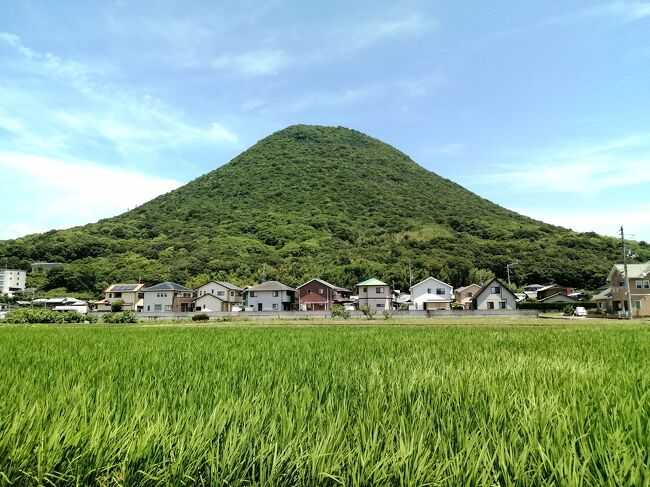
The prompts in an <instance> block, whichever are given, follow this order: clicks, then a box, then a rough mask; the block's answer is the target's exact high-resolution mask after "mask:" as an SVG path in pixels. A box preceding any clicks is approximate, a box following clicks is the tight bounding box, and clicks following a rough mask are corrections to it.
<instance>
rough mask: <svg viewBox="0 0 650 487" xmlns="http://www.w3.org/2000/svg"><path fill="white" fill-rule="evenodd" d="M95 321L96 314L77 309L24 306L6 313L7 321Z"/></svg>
mask: <svg viewBox="0 0 650 487" xmlns="http://www.w3.org/2000/svg"><path fill="white" fill-rule="evenodd" d="M86 321H88V322H89V323H94V322H95V321H96V318H95V317H94V316H86V315H83V314H81V313H77V312H76V311H64V312H60V311H52V310H50V309H44V308H22V309H17V310H14V311H10V312H9V313H7V314H6V316H5V319H4V322H5V323H84V322H86Z"/></svg>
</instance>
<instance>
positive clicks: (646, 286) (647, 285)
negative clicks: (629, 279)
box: [643, 281, 650, 289]
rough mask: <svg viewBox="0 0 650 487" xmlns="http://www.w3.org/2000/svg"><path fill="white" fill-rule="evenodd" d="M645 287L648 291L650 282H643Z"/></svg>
mask: <svg viewBox="0 0 650 487" xmlns="http://www.w3.org/2000/svg"><path fill="white" fill-rule="evenodd" d="M643 287H644V288H646V289H650V281H643Z"/></svg>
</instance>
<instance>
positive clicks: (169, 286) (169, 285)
mask: <svg viewBox="0 0 650 487" xmlns="http://www.w3.org/2000/svg"><path fill="white" fill-rule="evenodd" d="M152 291H153V292H155V291H185V292H194V289H190V288H189V287H185V286H181V285H180V284H176V283H175V282H169V281H167V282H161V283H160V284H155V285H154V286H150V287H146V288H144V289H142V292H152Z"/></svg>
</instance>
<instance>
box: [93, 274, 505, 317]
mask: <svg viewBox="0 0 650 487" xmlns="http://www.w3.org/2000/svg"><path fill="white" fill-rule="evenodd" d="M355 290H356V295H353V292H352V290H350V289H347V288H344V287H341V286H336V285H334V284H331V283H329V282H327V281H325V280H323V279H318V278H314V279H310V280H309V281H307V282H305V283H304V284H302V285H300V286H298V287H297V288H293V287H291V286H288V285H286V284H283V283H281V282H278V281H266V282H262V283H260V284H257V285H255V286H249V287H246V288H240V287H238V286H235V285H234V284H231V283H229V282H224V281H210V282H208V283H206V284H204V285H203V286H201V287H199V288H198V289H190V288H188V287H185V286H182V285H180V284H177V283H175V282H163V283H159V284H156V285H153V286H145V285H144V284H127V283H117V284H111V285H110V286H109V287H108V288H107V289H106V290H105V291H104V299H102V300H100V301H96V302H95V303H93V305H94V307H95V308H96V309H97V310H98V311H110V310H111V307H112V304H113V303H114V302H115V301H116V300H120V301H121V302H122V308H123V309H130V310H133V311H141V312H145V313H184V312H196V311H202V312H233V311H251V312H255V311H295V310H301V311H331V310H332V308H333V306H334V305H341V306H344V307H347V308H350V309H352V308H358V309H361V308H364V307H368V308H369V309H371V310H373V311H378V312H381V311H390V310H393V309H396V308H399V307H408V308H409V309H412V310H425V311H430V310H436V309H451V307H452V302H454V301H455V300H456V301H458V302H459V303H460V304H461V305H462V306H463V307H464V308H466V309H470V308H473V309H515V308H516V304H517V300H518V297H517V296H516V295H515V294H514V293H512V292H511V291H510V290H509V289H508V287H507V286H505V285H504V284H503V283H502V282H501V281H500V280H499V279H497V278H493V279H491V280H490V281H488V282H487V283H486V284H485V285H483V286H479V285H478V284H472V285H470V286H465V287H463V288H459V289H456V290H455V291H454V289H453V287H452V286H451V285H450V284H447V283H445V282H443V281H441V280H439V279H436V278H434V277H428V278H426V279H424V280H423V281H421V282H418V283H417V284H414V285H413V286H412V287H411V288H410V294H396V293H395V291H394V290H393V289H392V287H391V286H390V285H389V284H387V283H385V282H382V281H380V280H379V279H374V278H372V279H368V280H366V281H363V282H360V283H358V284H357V285H356V286H355Z"/></svg>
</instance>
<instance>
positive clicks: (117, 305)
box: [111, 299, 124, 313]
mask: <svg viewBox="0 0 650 487" xmlns="http://www.w3.org/2000/svg"><path fill="white" fill-rule="evenodd" d="M123 306H124V301H123V300H121V299H116V300H115V301H113V302H112V303H111V311H112V312H113V313H119V312H120V311H122V307H123Z"/></svg>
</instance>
